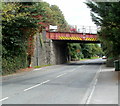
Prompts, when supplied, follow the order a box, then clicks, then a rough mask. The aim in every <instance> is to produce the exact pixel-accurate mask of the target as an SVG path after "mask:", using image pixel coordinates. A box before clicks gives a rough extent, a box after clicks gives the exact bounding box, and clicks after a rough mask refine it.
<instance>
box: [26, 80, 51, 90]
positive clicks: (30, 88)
mask: <svg viewBox="0 0 120 106" xmlns="http://www.w3.org/2000/svg"><path fill="white" fill-rule="evenodd" d="M49 81H50V80H47V81H44V82H42V83H40V84H37V85H34V86H32V87H29V88H27V89H24V91H28V90H30V89H33V88H35V87H38V86H40V85H42V84H45V83H47V82H49Z"/></svg>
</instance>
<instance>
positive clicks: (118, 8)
mask: <svg viewBox="0 0 120 106" xmlns="http://www.w3.org/2000/svg"><path fill="white" fill-rule="evenodd" d="M86 4H87V6H88V7H89V8H90V9H91V16H92V20H93V21H94V22H95V24H96V25H97V26H98V27H100V30H99V31H98V35H99V38H100V40H101V42H102V48H103V50H104V52H105V55H106V56H107V57H108V59H112V60H113V61H114V60H115V59H120V49H119V48H120V15H119V14H120V2H93V1H92V2H90V1H89V2H87V3H86Z"/></svg>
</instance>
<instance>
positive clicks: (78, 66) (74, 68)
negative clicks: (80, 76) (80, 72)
mask: <svg viewBox="0 0 120 106" xmlns="http://www.w3.org/2000/svg"><path fill="white" fill-rule="evenodd" d="M82 66H83V65H82ZM82 66H78V67H77V68H74V69H73V70H71V71H69V72H73V71H75V70H77V69H78V68H80V67H82Z"/></svg>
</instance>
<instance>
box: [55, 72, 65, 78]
mask: <svg viewBox="0 0 120 106" xmlns="http://www.w3.org/2000/svg"><path fill="white" fill-rule="evenodd" d="M65 74H66V73H63V74H60V75H58V76H57V77H56V78H59V77H61V76H63V75H65Z"/></svg>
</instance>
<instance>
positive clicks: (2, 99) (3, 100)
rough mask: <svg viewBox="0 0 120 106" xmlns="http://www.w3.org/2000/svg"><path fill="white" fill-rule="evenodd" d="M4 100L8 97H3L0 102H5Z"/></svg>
mask: <svg viewBox="0 0 120 106" xmlns="http://www.w3.org/2000/svg"><path fill="white" fill-rule="evenodd" d="M6 99H8V97H5V98H3V99H1V100H0V102H1V101H4V100H6Z"/></svg>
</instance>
